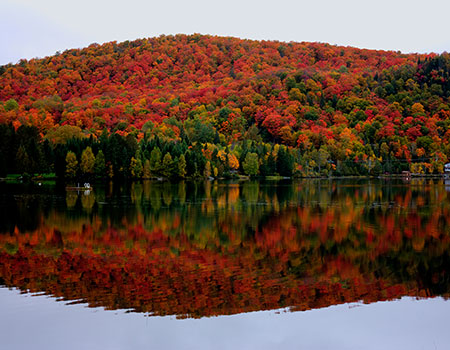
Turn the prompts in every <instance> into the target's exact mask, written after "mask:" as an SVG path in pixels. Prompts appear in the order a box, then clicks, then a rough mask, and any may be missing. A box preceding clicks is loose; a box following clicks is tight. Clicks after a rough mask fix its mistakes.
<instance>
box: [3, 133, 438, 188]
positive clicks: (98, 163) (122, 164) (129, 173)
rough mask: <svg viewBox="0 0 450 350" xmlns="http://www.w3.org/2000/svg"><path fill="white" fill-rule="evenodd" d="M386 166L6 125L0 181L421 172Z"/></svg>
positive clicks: (282, 150)
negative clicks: (52, 134)
mask: <svg viewBox="0 0 450 350" xmlns="http://www.w3.org/2000/svg"><path fill="white" fill-rule="evenodd" d="M382 146H383V145H382ZM381 149H383V147H381ZM386 153H387V151H386ZM383 159H384V160H381V158H377V157H375V156H374V157H369V158H367V159H366V160H361V161H357V162H356V161H345V160H344V161H339V160H335V159H334V157H333V153H332V152H330V151H329V149H328V148H327V147H325V146H321V147H320V148H319V149H313V150H312V151H309V150H308V151H305V150H301V149H300V148H288V147H286V146H284V145H280V144H274V143H265V142H262V141H252V140H244V141H239V142H236V143H233V144H231V145H227V144H225V143H221V141H220V140H218V141H217V143H215V142H213V143H208V142H206V143H200V142H198V141H195V142H191V141H190V140H189V138H188V137H187V136H186V135H185V134H183V137H182V138H181V140H173V139H161V138H159V137H158V136H154V135H153V136H151V135H149V134H148V133H147V134H146V136H145V137H144V138H143V139H142V140H140V141H139V142H138V141H137V139H136V137H135V135H133V134H128V135H127V136H122V135H120V134H118V133H108V132H107V131H106V130H105V131H104V132H103V133H102V134H101V136H100V137H98V138H94V137H93V136H91V137H89V138H86V137H85V138H77V137H74V138H71V139H69V140H67V141H66V142H65V143H52V142H50V141H49V140H47V139H42V138H41V135H40V133H39V131H38V129H37V128H36V127H34V126H20V127H19V128H18V129H17V130H15V128H14V126H13V125H11V124H0V177H5V176H6V175H7V174H25V173H26V174H30V175H35V174H44V173H54V174H55V176H56V177H58V178H65V179H68V180H71V179H72V180H75V179H77V180H82V179H85V180H93V179H106V178H111V179H112V178H114V179H149V178H157V177H163V178H168V179H183V178H202V177H203V178H204V177H206V178H209V177H215V178H217V177H225V178H227V177H228V178H229V177H233V176H237V175H240V174H242V175H248V176H254V177H255V176H272V175H280V176H286V177H290V176H307V177H308V176H310V177H314V176H332V175H333V176H343V175H379V174H382V173H385V172H388V173H400V172H401V171H403V170H414V169H415V168H420V167H421V164H422V163H417V162H415V163H411V162H407V161H402V160H398V159H395V158H392V157H389V155H386V156H385V157H384V158H383ZM440 165H442V164H440ZM441 167H442V166H441ZM438 168H439V167H436V169H438ZM414 171H415V172H420V171H416V170H414Z"/></svg>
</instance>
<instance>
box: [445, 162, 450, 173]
mask: <svg viewBox="0 0 450 350" xmlns="http://www.w3.org/2000/svg"><path fill="white" fill-rule="evenodd" d="M444 172H445V173H446V174H450V163H447V164H445V165H444Z"/></svg>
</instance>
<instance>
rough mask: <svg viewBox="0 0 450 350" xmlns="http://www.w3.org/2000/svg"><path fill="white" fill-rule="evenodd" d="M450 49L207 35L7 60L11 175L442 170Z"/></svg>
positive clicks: (5, 151)
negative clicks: (411, 50)
mask: <svg viewBox="0 0 450 350" xmlns="http://www.w3.org/2000/svg"><path fill="white" fill-rule="evenodd" d="M449 72H450V56H449V55H448V54H446V53H444V54H441V55H436V54H402V53H400V52H393V51H375V50H365V49H364V50H363V49H357V48H352V47H339V46H332V45H328V44H321V43H295V42H289V43H286V42H275V41H252V40H241V39H236V38H229V37H214V36H205V35H176V36H160V37H158V38H150V39H141V40H136V41H132V42H129V41H126V42H122V43H116V42H110V43H106V44H103V45H98V44H92V45H90V46H89V47H87V48H84V49H72V50H67V51H64V52H62V53H56V54H55V55H54V56H51V57H46V58H42V59H31V60H21V61H20V62H19V63H17V64H8V65H4V66H0V177H5V176H6V175H7V174H24V173H27V174H31V175H33V174H43V173H54V174H55V176H57V177H59V178H66V179H79V178H89V179H94V178H107V177H108V178H134V179H145V178H154V177H163V178H171V179H183V178H198V177H207V178H210V177H233V176H236V175H248V176H270V175H281V176H298V177H316V176H339V175H379V174H383V173H400V172H401V171H404V170H409V171H411V172H413V173H418V174H440V173H442V172H443V167H444V164H445V163H446V162H447V161H448V159H449V158H450V145H449V138H450V108H449V98H450V80H449Z"/></svg>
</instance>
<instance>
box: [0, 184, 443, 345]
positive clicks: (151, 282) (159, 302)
mask: <svg viewBox="0 0 450 350" xmlns="http://www.w3.org/2000/svg"><path fill="white" fill-rule="evenodd" d="M446 181H447V180H443V179H439V180H438V179H434V180H433V179H431V180H430V179H413V180H412V181H408V182H403V181H402V180H298V181H279V182H275V181H274V182H271V181H265V182H252V181H247V182H241V183H238V182H184V183H178V184H169V183H161V182H150V181H148V182H143V183H131V184H120V185H119V184H113V183H111V184H107V185H105V186H100V185H96V186H95V187H94V190H93V191H91V192H76V191H66V190H65V187H64V186H63V185H61V186H58V185H54V184H43V185H42V186H37V185H34V186H25V185H18V184H5V183H0V335H1V339H2V345H1V347H2V348H3V347H4V348H5V349H24V348H33V349H63V348H64V349H149V348H154V349H165V348H167V349H180V348H186V349H210V348H215V349H229V348H231V349H278V348H283V349H380V348H383V349H402V348H404V349H448V348H449V347H450V333H449V332H448V324H449V323H450V302H449V301H447V299H448V297H449V296H450V273H449V268H450V182H446Z"/></svg>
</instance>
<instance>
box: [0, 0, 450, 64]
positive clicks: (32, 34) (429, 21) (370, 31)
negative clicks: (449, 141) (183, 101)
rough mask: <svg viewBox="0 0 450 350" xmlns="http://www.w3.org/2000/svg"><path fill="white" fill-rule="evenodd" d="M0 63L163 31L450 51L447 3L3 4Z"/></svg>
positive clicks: (199, 0)
mask: <svg viewBox="0 0 450 350" xmlns="http://www.w3.org/2000/svg"><path fill="white" fill-rule="evenodd" d="M0 2H1V4H0V11H1V13H2V20H1V21H0V48H1V49H0V64H6V63H9V62H13V63H15V62H17V61H18V60H19V59H20V58H27V59H29V58H33V57H44V56H48V55H53V54H54V53H55V52H56V51H64V50H65V49H69V48H78V47H85V46H88V45H89V44H91V43H94V42H96V43H104V42H108V41H113V40H116V41H124V40H133V39H137V38H144V37H153V36H158V35H160V34H177V33H186V34H191V33H201V34H212V35H224V36H235V37H240V38H250V39H267V40H269V39H270V40H280V41H320V42H328V43H331V44H338V45H345V46H347V45H349V46H356V47H361V48H373V49H387V50H400V51H402V52H431V51H433V52H443V51H450V37H449V35H448V33H450V21H448V19H447V17H448V14H449V13H450V2H449V1H448V0H428V1H417V0H398V1H396V0H378V1H365V0H339V1H336V0H316V1H313V0H308V1H303V0H297V1H290V0H277V1H274V0H271V1H268V0H227V1H223V0H221V1H216V0H172V1H170V0H158V1H153V0H147V1H145V0H120V1H118V0H97V1H96V0H77V1H66V0H39V1H36V0H0Z"/></svg>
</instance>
